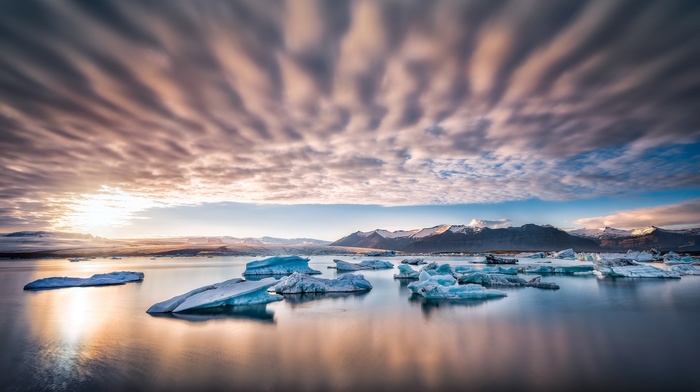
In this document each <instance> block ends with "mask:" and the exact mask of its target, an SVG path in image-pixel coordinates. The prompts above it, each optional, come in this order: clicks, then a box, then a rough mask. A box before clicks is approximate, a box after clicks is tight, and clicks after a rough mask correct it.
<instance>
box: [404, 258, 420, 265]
mask: <svg viewBox="0 0 700 392" xmlns="http://www.w3.org/2000/svg"><path fill="white" fill-rule="evenodd" d="M401 264H411V265H418V264H426V262H425V260H424V259H403V260H401Z"/></svg>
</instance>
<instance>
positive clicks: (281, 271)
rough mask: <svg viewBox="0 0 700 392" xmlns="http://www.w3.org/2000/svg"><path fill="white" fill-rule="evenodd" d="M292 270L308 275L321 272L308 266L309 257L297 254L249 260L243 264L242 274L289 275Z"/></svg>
mask: <svg viewBox="0 0 700 392" xmlns="http://www.w3.org/2000/svg"><path fill="white" fill-rule="evenodd" d="M293 272H301V273H303V274H309V275H313V274H320V273H321V271H316V270H314V269H311V268H309V259H306V258H303V257H299V256H275V257H270V258H267V259H264V260H257V261H251V262H250V263H248V264H246V265H245V271H243V275H289V274H291V273H293Z"/></svg>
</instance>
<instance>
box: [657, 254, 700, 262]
mask: <svg viewBox="0 0 700 392" xmlns="http://www.w3.org/2000/svg"><path fill="white" fill-rule="evenodd" d="M693 261H695V260H693V258H692V257H691V256H681V255H679V254H678V253H676V252H668V253H666V254H665V255H664V263H666V264H685V263H692V262H693Z"/></svg>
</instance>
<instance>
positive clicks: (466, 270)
mask: <svg viewBox="0 0 700 392" xmlns="http://www.w3.org/2000/svg"><path fill="white" fill-rule="evenodd" d="M454 272H455V274H471V273H473V272H483V273H485V274H504V275H517V274H518V271H517V270H516V269H515V267H501V266H500V265H499V266H496V267H484V268H473V267H467V266H464V265H458V266H456V267H454Z"/></svg>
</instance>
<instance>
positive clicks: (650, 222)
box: [575, 199, 700, 229]
mask: <svg viewBox="0 0 700 392" xmlns="http://www.w3.org/2000/svg"><path fill="white" fill-rule="evenodd" d="M575 223H576V224H579V225H581V226H583V227H586V228H600V227H606V226H610V227H617V228H623V229H624V228H631V229H634V228H640V227H646V226H673V225H689V224H695V225H700V199H693V200H688V201H686V202H683V203H678V204H672V205H668V206H660V207H652V208H638V209H634V210H627V211H619V212H617V213H615V214H613V215H608V216H598V217H594V218H584V219H578V220H576V221H575Z"/></svg>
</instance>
